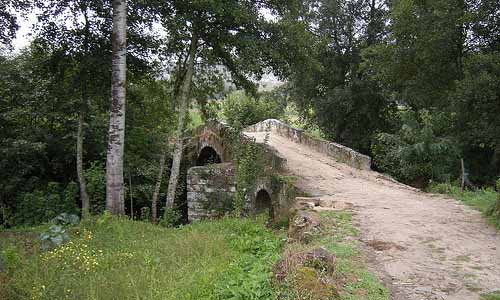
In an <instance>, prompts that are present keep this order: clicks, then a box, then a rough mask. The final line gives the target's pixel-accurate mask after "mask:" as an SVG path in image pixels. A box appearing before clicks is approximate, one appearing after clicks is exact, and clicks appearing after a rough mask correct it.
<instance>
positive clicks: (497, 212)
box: [487, 178, 500, 226]
mask: <svg viewBox="0 0 500 300" xmlns="http://www.w3.org/2000/svg"><path fill="white" fill-rule="evenodd" d="M496 188H497V201H495V202H494V203H493V204H492V205H491V207H490V209H489V210H488V212H487V214H488V215H490V216H492V217H494V218H496V219H497V225H498V226H500V178H498V180H497V186H496Z"/></svg>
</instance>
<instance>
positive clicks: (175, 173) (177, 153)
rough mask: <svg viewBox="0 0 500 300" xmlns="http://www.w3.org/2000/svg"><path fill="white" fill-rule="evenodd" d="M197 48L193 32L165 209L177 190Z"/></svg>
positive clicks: (195, 36) (182, 90)
mask: <svg viewBox="0 0 500 300" xmlns="http://www.w3.org/2000/svg"><path fill="white" fill-rule="evenodd" d="M197 47H198V36H197V34H196V33H195V32H193V36H192V38H191V45H190V46H189V53H188V59H187V62H186V67H185V70H186V74H185V75H184V77H183V82H182V86H181V89H180V91H179V102H180V103H179V104H180V106H179V112H178V113H179V120H178V124H177V132H176V136H175V149H174V154H173V156H172V160H173V161H172V168H171V170H170V179H169V181H168V191H167V201H166V208H167V209H169V208H172V206H173V204H174V198H175V191H176V190H177V183H178V181H179V171H180V167H181V160H182V148H183V147H184V145H183V136H182V134H183V132H184V127H185V124H184V123H185V122H186V113H187V108H188V102H189V93H190V91H191V81H192V79H193V73H194V62H195V59H196V50H197Z"/></svg>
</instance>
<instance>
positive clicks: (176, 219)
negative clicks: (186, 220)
mask: <svg viewBox="0 0 500 300" xmlns="http://www.w3.org/2000/svg"><path fill="white" fill-rule="evenodd" d="M181 220H182V214H181V213H180V212H179V211H178V210H176V209H173V208H168V209H165V212H164V213H163V216H162V217H161V218H160V221H159V222H158V224H159V225H160V226H163V227H167V228H173V227H177V226H179V225H180V224H181Z"/></svg>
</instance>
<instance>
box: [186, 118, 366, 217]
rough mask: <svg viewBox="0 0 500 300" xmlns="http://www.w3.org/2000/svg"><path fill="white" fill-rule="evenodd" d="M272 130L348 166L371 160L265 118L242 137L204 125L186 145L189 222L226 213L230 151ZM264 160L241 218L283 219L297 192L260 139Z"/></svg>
mask: <svg viewBox="0 0 500 300" xmlns="http://www.w3.org/2000/svg"><path fill="white" fill-rule="evenodd" d="M265 132H273V133H275V134H278V135H280V136H283V137H286V138H287V139H290V140H291V141H293V142H296V143H300V144H303V145H307V146H308V147H311V148H313V149H314V150H316V151H319V152H321V153H324V154H327V155H329V156H331V157H333V158H334V159H335V160H337V161H339V162H342V163H346V164H348V165H350V166H352V167H355V168H358V169H363V170H369V169H370V163H371V160H370V158H369V157H368V156H365V155H362V154H360V153H357V152H356V151H354V150H352V149H350V148H347V147H345V146H342V145H339V144H336V143H332V142H328V141H325V140H322V139H318V138H315V137H312V136H310V135H308V134H307V133H305V132H304V131H303V130H300V129H297V128H293V127H291V126H289V125H287V124H285V123H283V122H281V121H278V120H274V119H269V120H265V121H262V122H259V123H257V124H255V125H252V126H250V127H248V128H246V129H245V130H243V133H238V132H237V131H236V130H234V129H233V128H231V127H229V126H227V125H225V124H222V123H219V122H216V121H208V122H207V123H206V124H205V125H203V126H200V127H198V128H196V129H195V130H194V131H193V136H192V138H191V139H190V141H189V142H188V143H187V145H186V151H185V153H186V157H185V159H186V161H187V162H188V165H189V166H192V167H191V168H189V169H188V171H187V181H186V182H187V206H188V219H189V221H193V220H199V219H203V218H209V217H216V216H221V215H224V214H225V213H227V212H228V211H230V210H231V209H232V204H233V198H234V196H235V193H236V164H235V159H236V158H235V149H234V147H238V145H239V144H242V143H257V142H256V140H255V138H254V137H253V135H254V134H256V133H265ZM257 145H258V147H260V149H261V153H262V155H263V157H262V158H263V161H265V172H264V173H265V174H263V175H262V176H260V177H259V178H258V179H257V182H256V183H255V185H254V188H253V190H252V191H247V193H246V194H247V199H246V201H245V203H244V211H245V213H247V214H259V213H264V212H265V213H268V214H269V215H270V217H271V218H274V219H277V218H281V217H282V216H286V215H287V212H288V211H289V208H290V206H291V205H292V204H293V202H294V200H295V197H296V196H297V194H298V193H300V191H298V190H297V189H296V188H295V187H294V184H293V180H291V179H290V178H287V177H286V176H284V174H286V159H285V158H283V157H281V156H280V155H279V154H278V152H277V151H276V150H275V149H274V148H273V147H271V146H270V145H268V144H267V143H266V142H265V140H264V141H263V142H259V143H257Z"/></svg>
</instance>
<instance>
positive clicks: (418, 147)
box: [372, 110, 459, 187]
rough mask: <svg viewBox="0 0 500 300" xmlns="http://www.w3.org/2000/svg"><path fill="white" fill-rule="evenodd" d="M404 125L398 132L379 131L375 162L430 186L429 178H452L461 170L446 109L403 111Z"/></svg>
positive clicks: (393, 173)
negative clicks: (448, 133) (442, 111)
mask: <svg viewBox="0 0 500 300" xmlns="http://www.w3.org/2000/svg"><path fill="white" fill-rule="evenodd" d="M399 115H400V117H401V125H400V126H401V127H400V129H399V131H397V132H396V133H394V134H388V133H381V134H379V135H377V137H376V142H375V144H374V145H373V147H372V153H373V154H374V162H375V163H376V165H377V167H378V168H380V169H381V170H382V171H385V172H388V173H390V174H392V175H393V176H395V177H396V178H397V179H399V180H403V181H404V182H407V183H411V184H414V185H417V186H419V187H423V186H426V185H427V184H428V183H429V180H438V181H449V180H450V178H451V177H452V176H453V175H456V174H457V171H458V161H459V156H458V147H457V144H456V143H455V142H454V141H453V140H452V139H451V138H449V137H448V136H447V135H446V133H447V130H446V129H447V128H446V126H447V124H449V122H450V121H449V119H448V118H447V116H446V114H444V113H437V112H435V113H430V112H429V111H425V110H424V111H421V112H420V113H418V114H417V113H415V112H413V111H401V112H399Z"/></svg>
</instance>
